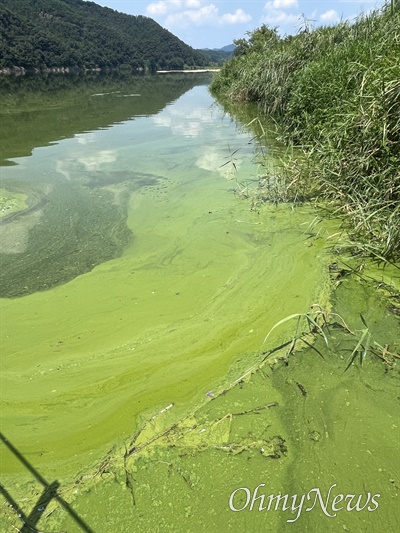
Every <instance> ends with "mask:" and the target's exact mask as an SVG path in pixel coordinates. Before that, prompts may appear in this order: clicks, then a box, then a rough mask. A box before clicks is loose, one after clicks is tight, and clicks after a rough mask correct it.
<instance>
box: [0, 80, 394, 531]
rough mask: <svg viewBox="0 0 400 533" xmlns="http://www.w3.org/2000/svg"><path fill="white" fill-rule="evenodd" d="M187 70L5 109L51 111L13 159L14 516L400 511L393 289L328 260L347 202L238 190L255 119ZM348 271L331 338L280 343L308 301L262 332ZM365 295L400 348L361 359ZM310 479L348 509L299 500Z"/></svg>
mask: <svg viewBox="0 0 400 533" xmlns="http://www.w3.org/2000/svg"><path fill="white" fill-rule="evenodd" d="M187 78H188V77H187V76H186V77H183V78H182V77H179V79H176V78H174V77H173V76H170V77H166V78H163V79H162V80H161V79H160V78H155V79H149V80H148V79H146V78H138V79H134V80H130V81H129V83H127V82H119V84H118V83H117V82H116V81H115V80H97V83H99V84H101V87H99V88H97V89H96V87H95V81H93V80H85V82H83V81H82V80H80V81H79V80H78V81H79V83H80V84H81V85H79V83H78V81H75V82H74V84H73V86H72V87H71V88H70V89H69V90H68V87H65V85H62V87H59V86H57V84H55V85H56V86H55V87H54V94H53V93H52V92H51V91H50V90H49V89H47V92H46V103H47V104H48V102H49V101H50V102H52V101H53V98H54V100H56V101H57V106H54V108H52V107H51V106H49V105H46V106H45V108H43V109H42V108H41V107H40V105H39V104H38V102H37V100H36V99H35V98H34V97H33V96H32V95H31V96H29V97H27V96H26V95H25V99H24V100H23V101H24V102H25V104H24V105H25V106H26V107H28V109H24V113H23V114H21V115H18V113H17V111H16V110H15V109H14V110H13V109H12V102H10V103H9V105H10V107H11V109H8V111H7V113H6V114H5V115H6V118H7V120H2V124H4V123H7V121H11V120H19V121H20V122H22V125H23V121H24V120H26V121H27V122H29V124H31V123H32V121H33V122H34V123H36V124H37V128H33V129H32V138H31V139H29V140H28V139H27V138H26V136H23V137H21V139H20V142H21V146H17V145H18V139H17V138H15V139H14V143H15V149H14V148H13V146H14V144H13V141H12V139H8V141H7V142H8V143H9V151H8V153H4V154H3V157H4V158H5V159H7V161H8V163H7V166H4V167H2V170H1V178H2V184H1V187H2V193H1V194H2V196H4V197H5V198H6V196H7V191H8V194H9V197H10V198H13V197H14V198H18V199H19V200H18V201H20V202H21V205H20V206H19V208H18V209H16V210H15V211H14V212H13V213H10V214H9V215H6V216H5V217H3V219H2V221H1V222H0V224H1V226H0V232H2V242H3V245H2V248H1V262H2V265H4V269H3V272H2V275H3V278H2V288H1V290H2V296H3V299H2V300H1V321H2V338H1V348H2V354H3V355H2V378H1V379H2V383H1V396H2V397H1V399H2V426H1V427H2V433H3V434H4V441H3V444H2V445H1V454H2V460H1V470H2V472H1V476H2V484H3V485H4V487H5V488H4V490H3V492H2V494H3V496H4V498H3V501H2V502H1V509H2V515H3V517H2V518H1V519H0V524H1V528H2V531H3V530H4V531H15V530H16V529H15V528H18V529H19V530H22V528H23V522H24V521H25V522H27V523H28V524H29V525H30V527H31V529H33V530H38V531H68V533H70V532H75V531H77V532H78V531H94V532H98V533H101V532H109V531H115V532H130V531H144V532H149V533H150V532H155V531H160V532H161V531H174V532H180V531H182V532H186V531H188V532H189V531H190V532H193V533H197V532H202V531H237V530H241V531H249V532H253V531H265V530H268V531H286V530H288V529H289V527H291V528H294V529H296V530H297V531H319V530H320V529H322V528H327V529H328V530H330V531H339V530H344V531H362V530H364V529H366V528H367V525H368V530H371V531H382V524H384V529H385V530H386V531H396V530H397V529H398V525H399V514H398V511H397V510H396V506H395V498H396V495H397V493H398V490H399V489H398V487H399V486H400V485H399V473H398V464H399V461H398V459H399V449H398V439H399V429H398V424H399V420H398V415H397V412H398V401H399V400H398V398H399V391H398V389H396V387H397V384H398V371H397V369H396V366H395V361H396V357H395V355H390V354H395V353H397V352H398V349H399V345H398V344H399V342H398V341H399V337H400V335H399V323H398V317H397V315H396V309H397V307H396V306H395V305H393V306H392V307H390V305H392V304H390V305H389V304H388V305H386V301H385V300H384V299H383V297H381V295H380V293H379V291H378V292H377V291H376V290H375V287H372V288H368V289H367V288H365V287H367V285H366V284H364V283H363V282H358V281H357V280H353V278H352V277H348V278H347V277H346V276H344V279H343V280H342V279H341V278H340V277H339V274H337V275H338V279H337V280H336V281H335V280H333V279H332V275H333V273H332V269H333V267H332V265H331V269H330V270H331V272H330V270H329V268H328V266H329V265H330V264H332V262H333V260H332V258H331V257H330V255H329V248H328V244H329V243H330V242H331V239H330V240H327V239H328V238H329V237H330V236H331V235H332V234H333V233H335V232H336V231H337V227H336V225H335V223H334V222H332V221H321V222H320V223H319V224H318V226H316V225H315V219H316V215H317V213H315V212H314V211H313V210H312V209H311V208H309V207H297V208H295V209H292V208H291V207H290V206H288V205H281V206H278V207H269V208H266V209H263V210H260V211H259V212H258V211H252V210H249V209H247V207H246V204H245V202H244V201H243V200H242V199H238V198H237V197H236V196H235V195H234V194H232V190H231V189H232V188H235V185H236V184H237V183H241V182H243V181H244V180H245V179H256V177H257V167H256V165H255V164H254V161H253V149H252V146H251V145H250V144H248V141H249V135H247V134H246V133H243V132H241V131H240V130H238V129H237V127H236V126H235V124H234V122H233V121H232V120H231V118H230V117H229V116H226V115H224V113H223V112H222V110H221V109H220V108H219V107H218V106H216V104H215V103H214V102H213V100H212V98H211V97H210V95H209V94H208V91H207V83H208V79H207V78H206V77H197V76H196V77H194V78H190V81H189V80H187ZM186 80H187V81H186ZM19 83H20V82H19ZM77 85H78V86H79V89H80V90H79V97H80V100H79V101H80V102H81V100H82V99H83V102H81V103H80V106H81V107H80V113H79V115H77V114H76V109H75V106H74V105H73V104H74V102H76V101H77V97H76V91H77ZM21 91H22V92H23V91H24V87H23V84H22V86H21V87H17V88H16V89H15V93H16V95H19V94H20V92H21ZM23 94H25V93H23ZM138 95H139V96H138ZM29 98H31V100H29ZM21 99H22V96H21ZM16 100H17V101H19V100H18V98H16ZM94 100H96V104H94V103H93V102H94ZM140 100H141V101H140ZM155 100H157V101H155ZM13 101H14V100H13ZM29 103H30V105H31V107H30V108H29ZM140 106H141V107H140ZM52 112H53V113H54V115H53V119H54V123H55V126H54V136H53V137H52V136H51V124H52V120H51V117H52V115H51V113H52ZM85 113H86V114H85ZM61 116H62V117H63V120H62V121H61V120H60V117H61ZM77 116H79V120H78V119H77V118H76V117H77ZM96 117H98V118H97V122H96ZM75 119H76V122H77V127H76V130H75V131H74V130H73V123H74V120H75ZM249 120H250V119H249ZM44 124H47V125H48V130H49V131H47V130H46V128H44ZM3 127H6V126H3ZM63 128H64V130H63ZM21 129H23V128H21ZM10 131H11V130H10ZM56 141H57V143H56ZM48 145H49V146H48ZM35 146H37V147H38V148H35V149H34V150H33V153H32V155H31V157H20V156H21V155H27V153H26V152H28V153H29V152H30V151H31V150H32V147H35ZM40 146H41V147H40ZM271 146H272V145H271ZM39 147H40V148H39ZM236 150H238V151H236ZM270 151H271V153H273V152H274V149H272V147H270ZM11 163H12V164H11ZM225 163H227V164H225ZM17 195H19V196H17ZM22 195H25V196H22ZM6 243H8V244H7V245H6ZM339 272H341V271H340V270H339ZM385 276H386V277H385V284H383V285H384V287H383V285H382V284H381V285H382V287H383V288H385V287H386V288H388V287H389V286H390V284H391V283H392V281H391V280H392V278H394V277H395V276H396V270H394V274H393V276H390V275H389V276H388V275H387V273H385ZM375 277H376V276H375ZM334 283H341V284H340V286H339V288H338V289H337V292H336V295H337V296H336V297H337V301H335V302H334V308H333V310H332V311H331V312H330V313H328V311H327V312H326V313H327V315H326V316H328V318H329V320H328V322H329V323H330V324H331V325H330V329H329V332H326V333H324V335H326V338H327V340H328V346H326V345H325V342H324V340H323V338H322V337H321V338H319V339H318V340H317V341H316V344H315V345H314V346H313V347H312V348H311V347H308V346H307V344H306V343H305V342H303V344H302V347H303V348H307V349H304V350H300V351H298V350H299V346H298V345H299V344H301V342H302V341H301V339H299V340H298V341H296V343H295V344H296V346H295V349H294V350H293V352H292V353H291V354H290V356H289V357H286V356H285V353H286V352H287V351H288V349H290V346H291V345H292V344H293V341H292V338H293V335H294V334H295V333H294V332H295V330H296V320H295V319H294V320H288V321H284V322H283V323H282V325H281V326H279V327H276V328H275V329H273V330H272V332H271V335H270V336H269V337H268V341H267V343H265V344H263V341H264V339H265V337H266V335H267V333H268V332H269V331H270V330H271V328H273V326H274V325H275V324H277V323H278V322H279V321H281V320H284V319H285V317H288V316H290V315H292V314H294V313H307V312H308V311H309V310H310V309H318V308H316V307H315V306H314V307H313V308H312V307H311V306H312V305H313V304H316V303H318V304H320V305H321V308H325V307H326V309H328V310H330V302H329V294H330V291H331V288H332V286H333V284H334ZM334 312H335V313H336V314H337V315H338V316H340V317H344V319H345V320H346V327H347V328H348V330H347V329H346V328H345V327H344V326H343V324H342V323H341V321H340V320H339V319H335V316H336V315H335V314H334ZM359 313H361V314H362V316H363V320H365V321H366V323H367V324H368V326H369V328H370V333H371V335H370V337H371V342H373V341H376V342H377V343H379V345H385V346H386V347H387V352H388V353H389V355H386V356H385V359H386V360H385V361H382V360H381V359H378V357H375V356H374V355H373V354H371V353H368V354H367V357H366V358H365V362H364V365H363V367H362V368H361V367H359V365H358V364H356V363H358V358H357V360H355V361H354V364H353V365H351V366H350V367H349V368H348V370H347V371H346V372H345V369H346V366H347V364H348V362H349V360H350V359H351V356H352V352H353V350H354V348H355V346H356V345H357V338H359V336H360V331H362V330H363V328H364V329H365V325H364V324H363V322H362V321H361V318H360V317H359ZM301 327H303V324H302V325H301ZM297 330H298V328H297ZM324 331H325V328H324ZM349 331H351V333H350V332H349ZM297 333H298V332H297ZM297 333H296V335H297ZM307 339H308V337H305V340H306V341H307V342H309V340H310V339H308V340H307ZM279 346H281V349H280V350H279V349H276V348H278V347H279ZM56 481H57V483H56ZM259 485H260V487H259V488H258V489H257V490H258V492H257V493H256V492H255V491H256V488H257V487H258V486H259ZM334 485H335V486H334ZM312 489H314V491H318V490H319V491H320V493H321V498H323V501H325V500H326V498H327V494H328V492H329V490H331V492H330V495H331V496H330V500H329V501H330V502H332V500H333V498H334V497H335V496H337V495H340V494H342V495H344V496H346V495H352V494H353V495H354V498H353V499H351V498H350V503H349V499H348V500H347V501H346V502H345V504H344V505H345V506H346V505H347V504H348V503H349V505H350V507H351V508H354V509H353V510H351V509H350V510H347V509H344V510H340V511H338V512H337V513H336V516H332V515H333V514H335V513H334V512H333V510H332V507H331V503H329V504H326V508H324V506H323V505H322V506H321V503H320V502H321V500H320V499H319V496H318V494H317V492H311V493H310V494H309V496H310V499H308V500H306V501H305V502H303V503H304V505H303V507H302V508H300V507H297V508H296V506H299V503H300V500H301V497H302V495H307V494H308V493H309V491H312ZM279 494H281V495H288V496H287V500H286V506H285V501H284V498H283V499H281V500H277V499H273V500H272V499H271V498H272V497H273V496H277V495H279ZM378 494H379V495H380V496H379V497H378V496H377V495H378ZM294 495H297V499H296V501H294V500H293V497H294ZM312 495H314V496H312ZM368 495H369V496H368ZM257 496H260V497H259V498H258V499H256V498H257ZM253 498H254V502H253V504H252V500H253ZM289 498H290V499H289ZM373 498H374V499H373ZM314 500H315V505H314V508H313V509H312V510H311V511H306V508H307V507H311V506H312V504H313V503H314ZM367 500H368V502H367ZM260 502H261V508H263V507H265V509H263V510H262V511H259V508H260V507H259V505H260ZM270 502H271V504H270V505H269V503H270ZM366 502H367V503H366ZM339 503H340V502H339V499H337V500H336V506H337V507H338V508H339V507H341V505H339ZM357 506H358V507H357ZM368 506H369V507H370V509H368ZM286 507H287V508H286ZM362 508H363V509H362ZM324 509H325V511H324ZM288 520H292V522H288ZM31 529H30V530H31Z"/></svg>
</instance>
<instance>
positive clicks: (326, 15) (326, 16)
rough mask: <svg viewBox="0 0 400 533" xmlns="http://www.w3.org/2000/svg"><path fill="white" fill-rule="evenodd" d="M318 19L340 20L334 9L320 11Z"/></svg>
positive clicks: (326, 20)
mask: <svg viewBox="0 0 400 533" xmlns="http://www.w3.org/2000/svg"><path fill="white" fill-rule="evenodd" d="M320 19H321V20H322V21H323V22H338V21H339V20H340V17H339V14H338V12H337V11H335V10H334V9H330V10H329V11H326V12H325V13H322V15H321V16H320Z"/></svg>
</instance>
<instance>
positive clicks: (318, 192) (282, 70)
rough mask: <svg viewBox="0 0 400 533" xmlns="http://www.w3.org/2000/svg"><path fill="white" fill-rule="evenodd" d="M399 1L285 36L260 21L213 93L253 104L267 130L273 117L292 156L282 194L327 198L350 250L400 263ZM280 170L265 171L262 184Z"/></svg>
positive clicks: (241, 41)
mask: <svg viewBox="0 0 400 533" xmlns="http://www.w3.org/2000/svg"><path fill="white" fill-rule="evenodd" d="M399 28H400V4H399V2H398V1H392V2H387V3H386V4H385V6H384V7H383V8H382V9H381V10H377V11H374V12H372V13H370V14H369V15H362V16H360V17H359V18H358V19H357V20H356V21H355V23H354V24H350V23H348V22H340V23H339V24H337V25H336V26H327V27H320V28H317V29H313V28H312V27H311V26H310V23H309V21H307V20H305V21H304V24H303V27H302V29H301V30H300V32H299V33H298V34H297V35H296V36H286V37H284V38H280V37H279V35H278V34H277V30H276V29H270V28H268V27H267V26H265V25H263V26H262V27H261V28H259V29H257V30H255V31H254V32H252V33H249V34H248V38H247V39H239V40H237V41H235V44H236V53H235V57H233V58H232V59H231V60H230V61H228V62H227V63H225V65H223V67H222V68H221V70H220V72H219V73H218V74H216V75H215V76H214V79H213V81H212V83H211V91H212V93H213V94H214V96H216V97H218V98H219V99H225V100H227V101H228V102H230V103H231V102H255V103H256V104H257V105H258V113H259V116H260V119H258V120H257V122H258V124H254V125H253V129H254V128H257V127H259V128H261V129H262V125H261V123H262V121H263V118H267V120H268V119H269V120H270V119H271V118H272V120H273V121H274V122H275V124H276V126H277V128H278V129H279V133H280V136H281V138H282V140H283V141H284V142H285V143H286V144H287V145H288V146H289V147H290V148H291V152H292V155H291V156H290V158H289V160H288V161H287V162H286V163H285V164H284V169H283V171H284V172H283V173H284V174H285V175H286V176H287V178H286V184H285V188H286V190H285V198H288V197H289V198H291V199H297V200H299V199H301V200H322V201H323V202H324V203H325V204H328V205H329V207H330V209H331V210H332V211H333V212H334V214H335V215H336V216H340V217H341V218H342V220H343V224H344V227H345V228H346V230H347V232H348V237H347V242H346V243H342V244H341V246H343V248H344V249H345V250H346V251H350V253H351V254H353V255H357V256H358V255H362V256H372V257H373V258H374V259H377V260H378V261H384V262H390V263H396V262H397V261H398V260H399V259H400V170H399V169H400V47H399V39H400V34H399ZM288 151H290V150H288ZM277 178H279V180H281V179H282V176H278V177H275V178H274V177H271V176H267V175H266V176H262V177H261V178H260V184H259V188H258V190H259V196H260V198H259V200H261V201H266V200H268V199H270V198H267V197H266V196H265V195H264V191H263V187H262V184H263V183H265V182H269V183H270V180H271V179H272V180H274V179H277Z"/></svg>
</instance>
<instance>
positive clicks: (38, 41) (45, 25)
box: [0, 0, 207, 70]
mask: <svg viewBox="0 0 400 533" xmlns="http://www.w3.org/2000/svg"><path fill="white" fill-rule="evenodd" d="M206 63H207V59H206V58H205V57H204V55H203V54H202V53H201V52H200V51H198V50H194V49H193V48H191V47H190V46H188V45H187V44H185V43H184V42H182V41H181V40H180V39H178V38H177V37H175V36H174V35H173V34H172V33H170V32H169V31H167V30H165V29H164V28H162V27H161V26H160V25H159V24H157V23H156V22H155V21H154V20H152V19H150V18H148V17H143V16H132V15H125V14H123V13H119V12H117V11H114V10H113V9H109V8H107V7H101V6H99V5H97V4H95V3H93V2H83V1H82V0H0V69H4V68H12V67H23V68H25V69H27V70H34V69H41V70H43V69H48V68H60V67H69V68H74V67H75V68H80V69H82V68H86V69H93V68H116V67H121V66H125V67H127V68H128V67H129V68H132V69H143V68H146V69H149V70H155V69H157V68H160V69H180V68H184V66H185V65H187V66H191V67H193V66H204V65H205V64H206Z"/></svg>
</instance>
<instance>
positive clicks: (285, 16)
mask: <svg viewBox="0 0 400 533" xmlns="http://www.w3.org/2000/svg"><path fill="white" fill-rule="evenodd" d="M95 1H96V3H97V4H100V5H102V6H107V7H110V8H112V9H116V10H117V11H122V12H123V13H128V14H130V15H146V16H148V17H151V18H153V19H154V20H156V21H157V22H158V23H159V24H161V26H163V27H164V28H166V29H168V30H169V31H171V32H172V33H173V34H174V35H176V36H177V37H179V38H180V39H182V41H184V42H185V43H187V44H189V45H190V46H193V48H220V47H222V46H225V45H227V44H230V43H232V41H233V39H237V38H240V37H244V36H245V34H246V32H248V31H252V30H254V29H255V28H258V27H259V26H261V24H263V23H265V24H268V25H269V26H271V27H275V26H276V27H278V28H279V31H280V33H281V34H282V35H284V34H294V33H296V32H297V31H298V30H299V28H300V26H301V17H302V14H304V16H305V17H306V18H307V19H310V20H312V21H313V23H314V24H315V25H321V24H324V25H327V24H334V23H336V22H338V21H339V20H340V19H346V20H347V19H349V20H353V19H354V18H355V17H356V16H357V15H359V14H360V13H361V12H364V13H367V12H369V11H370V10H372V9H374V8H380V7H382V6H383V5H384V4H385V0H153V1H146V0H95Z"/></svg>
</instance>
